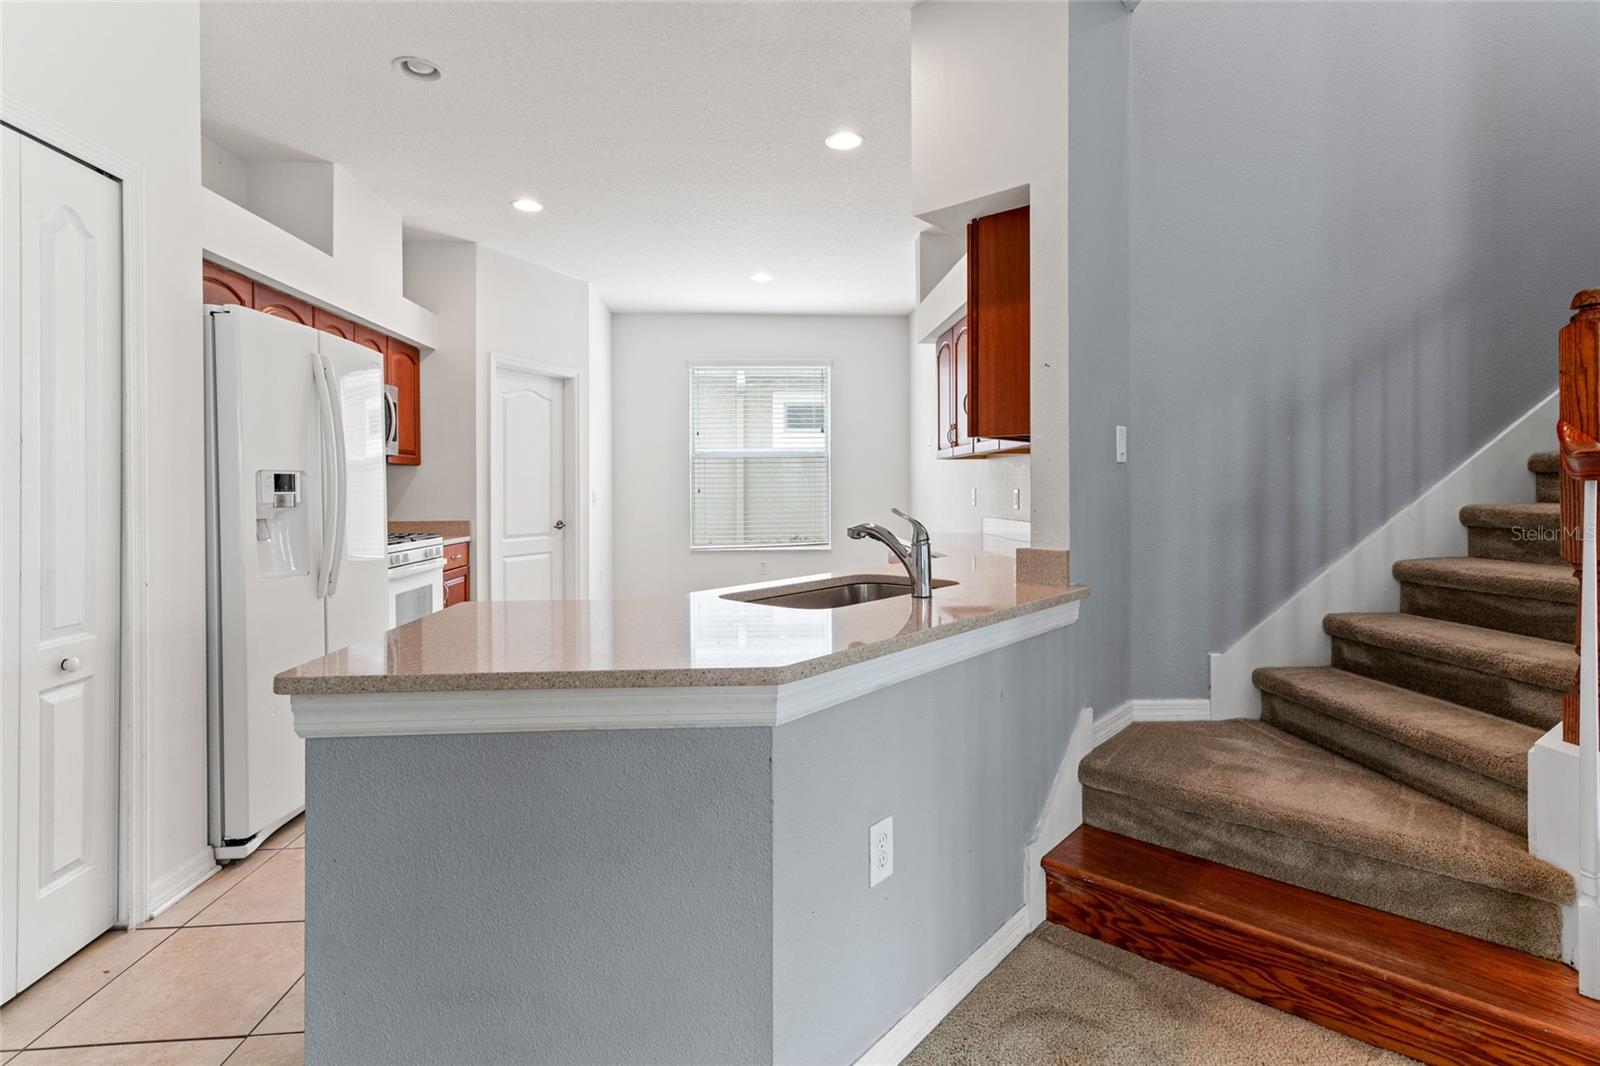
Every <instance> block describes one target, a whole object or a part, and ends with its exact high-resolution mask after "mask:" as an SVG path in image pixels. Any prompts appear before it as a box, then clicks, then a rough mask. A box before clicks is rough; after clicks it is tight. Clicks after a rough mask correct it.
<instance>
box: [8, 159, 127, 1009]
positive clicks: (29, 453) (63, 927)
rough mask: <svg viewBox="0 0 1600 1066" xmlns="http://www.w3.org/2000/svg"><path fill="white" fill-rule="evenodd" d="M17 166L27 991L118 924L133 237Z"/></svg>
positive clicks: (11, 413) (11, 317) (16, 445)
mask: <svg viewBox="0 0 1600 1066" xmlns="http://www.w3.org/2000/svg"><path fill="white" fill-rule="evenodd" d="M4 156H5V165H4V172H3V173H4V178H5V181H4V184H5V190H4V211H5V219H4V222H5V225H4V226H3V230H4V232H5V244H6V250H5V255H6V259H5V262H6V264H7V266H8V267H14V269H8V270H7V272H6V278H5V286H6V291H5V303H6V311H7V312H8V313H7V315H6V327H5V329H6V332H5V334H4V355H5V359H4V363H5V367H6V370H5V374H6V376H5V377H4V378H0V382H3V384H4V389H3V404H4V407H3V409H0V411H3V413H0V425H6V426H11V427H15V428H16V430H18V431H20V432H16V433H7V434H6V435H5V437H6V439H5V445H4V447H5V449H6V455H5V458H4V460H3V462H4V466H5V473H6V474H7V476H6V478H5V479H4V482H3V485H4V488H3V492H4V494H5V496H6V499H5V505H4V506H5V508H6V512H7V519H6V521H5V522H4V523H3V524H0V531H3V532H4V534H5V536H6V540H5V542H4V544H3V545H0V549H3V550H0V559H3V560H5V565H6V566H7V567H9V568H10V569H9V570H8V573H7V574H6V581H7V585H6V586H5V588H6V592H7V597H8V607H9V609H8V610H7V612H6V621H7V622H8V623H9V624H7V625H6V626H5V632H4V634H3V636H0V641H3V643H4V644H5V646H6V647H7V649H8V650H7V652H6V654H7V655H12V654H14V655H15V657H16V658H15V663H16V669H15V671H14V672H12V671H8V672H7V675H6V676H7V677H8V678H15V680H16V688H15V690H14V691H8V692H7V694H6V702H5V707H4V711H5V719H6V720H5V722H4V730H5V732H4V736H5V739H6V741H7V744H6V748H7V750H8V751H9V752H12V753H14V759H15V761H14V762H13V761H11V760H10V759H9V758H8V760H7V763H6V767H5V770H6V774H5V778H6V779H5V781H4V783H3V787H4V789H5V792H4V795H3V797H0V799H3V805H4V806H5V807H6V809H7V810H8V811H10V812H14V813H13V814H12V815H10V816H8V817H7V819H6V821H5V836H6V839H5V852H6V855H7V859H8V862H7V865H8V867H10V868H11V870H13V871H14V878H15V880H14V882H9V881H8V883H7V884H6V885H5V886H4V887H5V892H4V896H5V899H6V901H7V904H8V905H9V906H12V907H14V908H15V913H14V914H8V915H7V919H8V924H9V925H11V930H10V931H11V932H12V933H13V934H14V935H13V936H12V937H8V938H7V940H6V944H7V947H8V948H9V949H13V950H14V951H15V961H14V966H15V971H14V972H15V978H14V979H15V982H16V987H17V988H22V987H25V986H26V985H28V984H29V983H31V982H32V981H34V980H36V979H37V978H38V977H40V976H42V975H43V974H45V973H47V972H48V971H49V970H50V969H51V968H53V967H54V966H55V965H56V964H57V963H59V962H61V961H62V960H63V959H65V958H67V957H68V956H70V955H71V954H72V953H73V952H75V951H77V950H78V948H80V947H82V946H83V945H84V944H86V943H88V942H89V941H90V940H93V939H94V938H95V937H96V936H98V935H99V934H100V933H101V932H103V931H105V930H106V929H107V928H109V927H110V926H111V924H112V922H113V921H114V920H115V919H116V905H117V729H118V724H117V706H118V701H117V689H118V677H119V673H120V671H119V664H118V653H119V648H118V629H119V619H118V615H119V609H120V603H119V595H118V590H119V586H120V558H119V556H120V545H121V516H122V505H121V454H122V437H121V432H122V431H121V406H122V385H121V369H122V280H121V275H122V224H121V193H120V189H119V187H118V184H117V182H116V181H114V180H112V179H111V178H108V177H106V176H105V175H103V174H101V173H99V172H98V171H95V170H92V169H90V168H89V167H86V166H84V165H83V164H81V163H78V162H77V161H75V160H73V159H71V158H69V157H67V156H64V155H62V154H60V153H58V152H55V151H53V150H51V149H50V148H47V147H45V146H43V145H41V144H39V143H38V142H36V141H33V140H30V139H29V138H27V137H22V136H19V135H17V134H15V133H14V132H12V131H10V130H7V131H5V142H4ZM13 245H14V246H13ZM12 312H14V313H12ZM13 472H14V473H15V475H16V476H15V477H12V476H11V474H12V473H13ZM8 687H9V686H8ZM13 738H14V743H13V742H12V741H13ZM13 818H14V820H13ZM12 923H14V924H12ZM7 962H8V966H7V969H8V971H9V970H10V967H11V965H12V962H11V960H9V959H8V960H7Z"/></svg>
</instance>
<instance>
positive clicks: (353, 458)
mask: <svg viewBox="0 0 1600 1066" xmlns="http://www.w3.org/2000/svg"><path fill="white" fill-rule="evenodd" d="M205 336H206V360H205V364H206V401H207V402H206V436H207V443H208V448H207V458H206V485H207V493H206V498H207V544H206V578H207V580H206V588H207V596H208V598H209V602H208V604H207V608H208V610H207V673H208V686H209V706H210V722H209V726H210V727H209V740H210V774H211V822H210V827H211V844H212V847H214V848H215V849H216V852H217V857H218V858H219V859H233V858H239V857H242V856H244V855H247V854H249V853H250V852H251V851H253V850H255V848H256V847H257V846H258V845H259V844H260V843H261V841H262V840H263V839H265V837H266V835H267V834H268V833H270V832H271V831H272V830H273V829H275V828H277V827H278V826H279V825H281V824H282V823H284V822H285V821H288V820H289V819H290V818H292V817H293V816H294V815H295V814H297V813H298V812H299V811H300V810H302V809H303V808H304V807H305V743H304V741H302V740H301V739H300V738H299V737H298V736H296V735H295V731H294V718H293V716H292V714H291V713H290V710H289V698H288V697H287V696H279V695H276V694H275V693H274V692H273V691H272V679H273V677H274V676H275V675H276V674H278V673H280V672H281V671H283V670H287V669H289V668H290V667H293V666H298V665H300V664H301V663H304V662H307V661H308V660H311V659H315V658H317V657H318V656H321V655H323V654H325V653H327V652H329V651H336V650H338V649H340V648H344V647H347V646H349V645H350V644H353V643H356V642H357V641H360V640H365V639H368V638H371V637H375V636H379V635H381V634H382V633H383V632H384V631H385V630H386V629H387V628H388V621H389V606H388V560H387V553H386V550H385V545H386V541H387V533H388V525H387V523H388V507H387V491H386V486H385V479H386V469H387V468H386V466H385V459H384V392H383V361H382V358H381V357H380V356H379V354H378V353H377V352H375V351H373V350H372V349H370V348H364V347H362V346H360V345H357V344H353V343H351V342H350V341H347V340H343V339H341V338H339V337H334V336H332V335H330V334H327V333H322V332H320V331H317V330H314V329H311V328H310V327H308V326H302V325H299V324H297V323H294V322H290V321H287V320H285V319H281V318H275V317H273V316H271V315H265V314H262V313H261V312H259V311H251V310H248V309H246V308H242V307H231V306H230V307H210V306H208V307H207V308H206V312H205Z"/></svg>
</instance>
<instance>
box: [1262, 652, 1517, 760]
mask: <svg viewBox="0 0 1600 1066" xmlns="http://www.w3.org/2000/svg"><path fill="white" fill-rule="evenodd" d="M1252 676H1253V680H1254V681H1255V685H1256V687H1257V688H1259V689H1261V690H1262V691H1264V692H1270V693H1272V694H1274V695H1277V696H1282V697H1283V698H1284V699H1287V700H1291V701H1293V702H1295V703H1298V704H1300V705H1301V706H1303V707H1307V708H1310V709H1311V710H1314V711H1317V712H1319V713H1321V714H1325V715H1327V716H1329V717H1331V718H1337V719H1339V720H1340V721H1343V722H1348V723H1349V724H1351V725H1354V726H1358V727H1360V728H1362V729H1365V730H1367V731H1368V732H1371V733H1375V734H1377V735H1378V736H1382V737H1386V738H1388V739H1390V740H1393V741H1395V742H1397V743H1399V744H1403V745H1405V746H1406V747H1408V748H1413V749H1415V750H1417V751H1420V752H1424V753H1426V754H1428V755H1432V756H1434V757H1436V758H1439V759H1443V760H1446V761H1448V762H1451V763H1455V764H1457V765H1459V766H1464V767H1466V768H1467V769H1469V770H1473V771H1475V772H1476V773H1479V774H1482V775H1483V776H1484V777H1491V778H1494V779H1495V780H1496V781H1502V782H1504V783H1506V784H1508V785H1514V786H1516V787H1517V788H1526V787H1527V784H1528V750H1529V749H1530V748H1532V747H1533V745H1534V743H1535V742H1536V741H1538V739H1539V735H1540V734H1539V730H1537V729H1535V728H1534V727H1532V726H1528V725H1523V724H1521V723H1519V722H1513V721H1510V720H1508V719H1505V718H1501V717H1499V716H1498V715H1493V714H1487V713H1485V712H1483V711H1477V710H1473V709H1472V708H1470V707H1463V706H1461V705H1460V704H1457V703H1449V702H1447V701H1445V700H1440V699H1434V698H1433V697H1432V696H1424V695H1423V694H1422V693H1420V692H1412V691H1411V690H1410V689H1404V688H1398V687H1396V686H1394V685H1389V684H1385V683H1384V682H1382V681H1376V680H1374V679H1372V678H1370V677H1363V676H1362V675H1360V674H1352V673H1350V672H1348V671H1345V670H1339V669H1336V668H1334V667H1331V666H1297V667H1265V668H1262V669H1259V670H1257V671H1256V672H1255V673H1254V675H1252Z"/></svg>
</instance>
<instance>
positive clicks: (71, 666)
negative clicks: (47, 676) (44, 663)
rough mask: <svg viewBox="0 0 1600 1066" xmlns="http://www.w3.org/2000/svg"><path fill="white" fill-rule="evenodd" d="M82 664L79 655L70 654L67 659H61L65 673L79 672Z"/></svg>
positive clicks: (62, 669) (62, 670)
mask: <svg viewBox="0 0 1600 1066" xmlns="http://www.w3.org/2000/svg"><path fill="white" fill-rule="evenodd" d="M82 665H83V664H82V663H81V662H79V661H78V657H77V656H76V655H69V656H67V657H66V658H65V659H62V660H61V672H62V673H64V674H75V673H77V672H78V667H80V666H82Z"/></svg>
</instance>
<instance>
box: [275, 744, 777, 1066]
mask: <svg viewBox="0 0 1600 1066" xmlns="http://www.w3.org/2000/svg"><path fill="white" fill-rule="evenodd" d="M306 747H307V752H306V755H307V760H306V783H307V796H306V807H307V810H308V811H310V812H311V813H310V817H311V818H312V819H313V820H314V821H315V822H316V826H317V837H316V840H315V842H314V843H311V845H310V847H309V848H308V849H307V867H306V992H307V995H306V1010H307V1016H306V1023H307V1024H306V1062H308V1063H311V1064H318V1063H324V1064H327V1063H337V1064H339V1066H355V1064H364V1063H441V1062H472V1063H536V1062H537V1063H579V1062H614V1063H620V1062H639V1063H644V1062H649V1063H673V1062H678V1063H709V1062H759V1061H763V1060H765V1059H766V1058H767V1057H769V1056H770V1054H771V1047H772V1013H771V1010H772V883H771V867H772V802H771V795H772V793H771V773H770V769H769V760H770V756H771V731H770V730H766V729H685V730H640V731H612V732H573V733H499V734H478V735H472V736H430V737H364V738H355V739H323V740H312V741H310V742H309V743H308V744H307V745H306Z"/></svg>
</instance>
